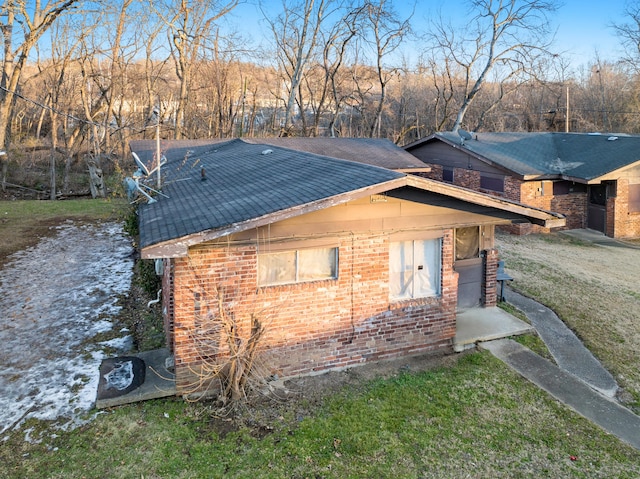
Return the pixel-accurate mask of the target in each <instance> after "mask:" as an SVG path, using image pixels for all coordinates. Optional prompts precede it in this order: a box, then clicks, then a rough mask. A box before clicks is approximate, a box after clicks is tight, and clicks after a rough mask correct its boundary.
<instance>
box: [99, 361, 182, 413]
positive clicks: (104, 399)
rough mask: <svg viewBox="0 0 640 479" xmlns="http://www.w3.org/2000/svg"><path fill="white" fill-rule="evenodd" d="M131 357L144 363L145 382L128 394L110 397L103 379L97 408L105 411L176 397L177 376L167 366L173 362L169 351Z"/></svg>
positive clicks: (100, 384)
mask: <svg viewBox="0 0 640 479" xmlns="http://www.w3.org/2000/svg"><path fill="white" fill-rule="evenodd" d="M130 356H134V357H137V358H140V359H142V360H143V361H144V364H145V371H144V382H143V383H142V384H141V385H140V386H138V387H137V388H135V389H133V390H132V391H130V392H128V393H126V394H121V395H118V396H116V397H109V396H110V395H109V394H104V393H103V390H104V388H103V387H101V386H103V379H104V378H102V377H101V378H100V383H99V385H98V392H97V398H96V408H98V409H104V408H107V407H113V406H120V405H122V404H130V403H133V402H139V401H146V400H148V399H157V398H163V397H168V396H175V395H176V384H175V380H174V378H175V376H174V374H173V373H172V372H171V371H169V370H168V369H167V365H168V364H169V363H170V362H171V360H172V357H171V354H170V353H169V350H167V349H156V350H153V351H145V352H142V353H138V354H132V355H130Z"/></svg>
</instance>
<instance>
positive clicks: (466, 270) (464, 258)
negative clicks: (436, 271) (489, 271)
mask: <svg viewBox="0 0 640 479" xmlns="http://www.w3.org/2000/svg"><path fill="white" fill-rule="evenodd" d="M454 255H455V260H454V264H453V268H454V269H455V270H456V271H457V272H458V309H459V310H462V309H469V308H474V307H476V306H480V304H481V299H482V281H483V271H484V266H483V262H482V258H481V257H480V228H479V227H478V226H470V227H466V228H456V230H455V251H454Z"/></svg>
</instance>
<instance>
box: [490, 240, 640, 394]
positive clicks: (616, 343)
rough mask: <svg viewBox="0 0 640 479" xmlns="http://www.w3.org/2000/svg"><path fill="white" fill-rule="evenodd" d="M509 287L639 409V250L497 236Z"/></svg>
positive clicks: (573, 241) (574, 242)
mask: <svg viewBox="0 0 640 479" xmlns="http://www.w3.org/2000/svg"><path fill="white" fill-rule="evenodd" d="M496 244H497V247H498V249H499V251H500V256H501V258H502V259H504V260H505V261H506V270H507V272H509V273H510V274H511V275H512V276H513V277H514V278H515V281H514V287H515V288H517V289H519V290H521V291H522V292H524V293H525V294H527V295H529V296H532V297H534V298H536V299H538V300H539V301H540V302H542V303H544V304H545V305H547V306H549V307H550V308H552V309H553V310H555V311H556V313H558V315H559V316H560V317H561V318H562V319H563V320H564V321H565V322H566V323H567V324H568V325H569V326H570V327H571V328H572V329H573V330H574V331H575V332H576V334H577V335H578V336H579V337H580V338H581V339H582V340H583V341H584V342H585V344H586V345H587V346H588V347H589V349H591V351H592V352H593V353H594V354H595V355H596V356H597V357H598V358H599V359H600V360H601V361H602V362H603V363H604V365H605V367H607V368H608V369H609V371H611V372H612V373H613V374H614V375H615V376H616V379H617V380H618V382H619V383H620V384H621V385H622V386H623V387H624V388H625V389H627V390H628V391H629V392H631V393H632V394H633V395H634V396H635V397H636V402H638V403H639V404H640V368H638V364H640V249H634V248H631V247H625V246H624V245H618V246H601V245H596V244H593V243H588V242H581V241H577V240H575V239H572V238H570V237H567V236H566V235H562V234H552V235H530V236H512V235H498V236H497V241H496Z"/></svg>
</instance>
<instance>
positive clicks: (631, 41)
mask: <svg viewBox="0 0 640 479" xmlns="http://www.w3.org/2000/svg"><path fill="white" fill-rule="evenodd" d="M624 15H625V17H627V21H626V22H621V23H614V24H613V28H614V29H615V31H616V34H617V36H618V38H620V41H621V43H622V46H623V47H624V49H625V56H624V58H623V60H624V61H625V62H627V63H628V64H629V65H630V66H631V67H632V68H633V69H634V70H636V71H638V70H640V1H639V0H632V1H630V2H629V3H627V6H626V8H625V10H624Z"/></svg>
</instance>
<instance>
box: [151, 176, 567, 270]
mask: <svg viewBox="0 0 640 479" xmlns="http://www.w3.org/2000/svg"><path fill="white" fill-rule="evenodd" d="M406 187H410V188H414V189H417V190H420V191H422V192H426V193H429V194H435V195H440V196H443V197H448V198H452V199H455V200H457V201H460V202H463V203H468V204H472V205H478V206H480V207H483V208H487V209H489V210H491V212H492V213H493V215H492V216H493V217H494V218H495V220H492V221H491V222H493V223H494V224H505V223H518V222H527V221H529V222H531V223H534V224H537V225H540V226H544V227H546V228H556V227H561V226H564V225H565V218H564V216H563V215H560V214H558V213H552V212H549V211H546V210H542V209H539V208H533V207H530V206H526V205H523V204H521V203H516V202H513V201H509V200H505V199H503V198H499V197H495V196H490V195H486V194H483V193H478V192H476V191H473V190H469V189H466V188H461V187H458V186H453V185H449V184H446V183H441V182H439V181H435V180H430V179H426V178H422V177H417V176H413V175H406V176H403V177H400V178H396V179H393V180H390V181H386V182H383V183H379V184H376V185H372V186H367V187H365V188H360V189H357V190H353V191H349V192H347V193H342V194H339V195H335V196H332V197H328V198H324V199H322V200H319V201H314V202H311V203H307V204H303V205H299V206H296V207H292V208H289V209H286V210H281V211H277V212H274V213H270V214H267V215H264V216H261V217H257V218H253V219H251V220H249V221H243V222H240V223H234V224H230V225H228V226H226V227H224V228H217V229H211V230H206V231H201V232H198V233H195V234H191V235H188V236H183V237H181V238H176V239H172V240H168V241H164V242H161V243H155V244H152V245H149V246H146V247H144V248H142V251H141V254H142V258H145V259H148V258H177V257H183V256H186V255H187V252H188V249H189V247H191V246H195V245H197V244H200V243H204V242H207V241H212V240H215V239H217V238H222V237H226V236H229V235H232V234H234V233H239V232H242V231H247V230H250V229H254V228H259V227H261V226H266V225H269V224H273V223H275V222H278V221H283V220H286V219H289V218H294V217H297V216H301V215H304V214H307V213H311V212H314V211H319V210H322V209H325V208H330V207H332V206H337V205H340V204H343V203H346V202H348V201H352V200H356V199H359V198H363V197H366V196H370V195H376V194H383V193H388V192H392V191H393V190H396V191H400V190H401V189H402V188H406ZM398 197H401V196H398ZM487 211H488V210H487ZM505 213H506V214H505Z"/></svg>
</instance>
